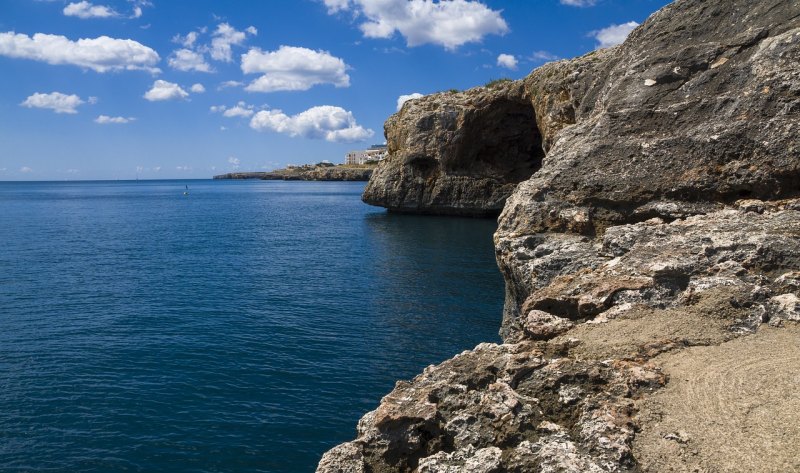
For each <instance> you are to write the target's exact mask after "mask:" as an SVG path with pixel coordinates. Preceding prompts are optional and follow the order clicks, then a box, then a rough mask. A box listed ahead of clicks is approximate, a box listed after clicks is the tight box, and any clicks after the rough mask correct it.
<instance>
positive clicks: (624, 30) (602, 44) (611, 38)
mask: <svg viewBox="0 0 800 473" xmlns="http://www.w3.org/2000/svg"><path fill="white" fill-rule="evenodd" d="M637 26H639V23H636V22H635V21H629V22H627V23H623V24H621V25H611V26H608V27H606V28H603V29H602V30H597V31H593V32H592V33H590V36H592V37H593V38H594V39H596V40H597V48H598V49H599V48H608V47H611V46H615V45H617V44H620V43H622V42H623V41H625V38H627V37H628V35H629V34H630V33H631V31H633V30H634V29H635V28H636V27H637Z"/></svg>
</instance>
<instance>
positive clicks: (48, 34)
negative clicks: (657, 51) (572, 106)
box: [0, 0, 668, 180]
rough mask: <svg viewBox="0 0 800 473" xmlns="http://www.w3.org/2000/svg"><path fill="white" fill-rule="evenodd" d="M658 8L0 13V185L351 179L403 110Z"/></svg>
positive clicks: (573, 1) (163, 3) (110, 2)
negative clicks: (351, 162) (288, 171)
mask: <svg viewBox="0 0 800 473" xmlns="http://www.w3.org/2000/svg"><path fill="white" fill-rule="evenodd" d="M666 3H668V2H667V1H666V0H508V1H500V0H484V1H481V2H478V1H469V0H451V1H444V0H443V1H441V2H438V1H437V2H433V1H430V0H274V1H263V2H256V1H245V0H241V1H233V0H228V1H224V2H223V1H204V0H194V1H183V2H178V1H175V0H169V1H168V0H150V1H147V0H93V1H91V2H89V1H70V0H67V1H61V0H51V1H45V0H39V1H36V0H2V2H0V71H2V74H0V180H62V179H133V178H136V177H137V175H138V176H139V177H140V178H143V179H159V178H162V179H163V178H206V177H210V176H212V175H213V174H219V173H223V172H230V171H234V170H241V171H245V170H253V171H258V170H269V169H273V168H276V167H282V166H284V165H286V164H301V163H310V162H317V161H321V160H329V161H332V162H342V161H343V160H344V154H345V153H346V152H347V151H348V150H350V149H360V148H363V147H366V146H369V145H370V144H373V143H383V142H384V137H383V122H384V120H385V119H386V118H387V117H388V116H389V115H391V114H392V113H394V112H395V111H396V109H397V106H398V99H399V98H400V97H401V96H404V95H411V94H414V93H421V94H427V93H432V92H436V91H441V90H448V89H453V88H456V89H466V88H470V87H474V86H476V85H482V84H484V83H486V82H487V81H488V80H490V79H494V78H500V77H510V78H514V79H517V78H521V77H524V76H525V75H527V74H528V73H529V72H530V71H531V70H532V69H534V68H535V67H537V66H539V65H541V64H543V63H544V62H547V61H550V60H554V59H558V58H570V57H574V56H578V55H581V54H584V53H586V52H588V51H591V50H593V49H595V48H597V47H600V46H603V45H609V44H613V43H615V42H617V41H620V40H621V39H623V38H624V37H625V35H626V34H627V32H628V31H629V30H630V29H631V28H632V27H633V26H635V24H636V23H641V22H642V21H643V20H644V19H646V18H647V17H648V16H649V15H650V14H651V13H652V12H654V11H656V10H657V9H658V8H660V7H662V6H663V5H665V4H666Z"/></svg>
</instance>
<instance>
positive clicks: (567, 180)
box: [318, 0, 800, 473]
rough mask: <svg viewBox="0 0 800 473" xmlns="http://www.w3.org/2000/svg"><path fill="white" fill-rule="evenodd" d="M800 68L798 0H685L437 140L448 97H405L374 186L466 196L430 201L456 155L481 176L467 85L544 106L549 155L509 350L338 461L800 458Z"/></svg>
mask: <svg viewBox="0 0 800 473" xmlns="http://www.w3.org/2000/svg"><path fill="white" fill-rule="evenodd" d="M798 64H800V0H790V1H786V0H725V1H721V0H720V1H708V0H678V1H676V2H675V3H673V4H671V5H669V6H667V7H665V8H664V9H662V10H660V11H659V12H657V13H655V14H654V15H653V16H652V17H651V18H650V19H648V20H647V21H646V22H645V23H644V24H643V25H642V26H640V27H639V28H637V29H636V30H635V31H634V32H633V33H632V34H631V36H630V37H629V38H628V40H627V41H626V42H625V43H624V44H623V45H621V46H618V47H616V48H612V49H609V50H605V51H598V52H595V53H593V54H590V55H587V56H584V57H581V58H577V59H574V60H570V61H561V62H557V63H552V64H548V65H545V66H543V67H541V68H539V69H537V70H536V71H534V72H533V73H531V75H529V76H528V77H527V78H526V79H524V80H523V81H519V82H516V83H513V84H506V86H505V87H504V88H503V89H502V91H500V90H489V91H487V90H484V91H480V90H473V91H468V92H466V93H463V94H462V95H461V96H459V98H458V103H459V104H461V105H459V107H461V108H458V107H456V108H455V111H454V112H453V114H452V116H453V117H455V118H454V120H455V121H453V122H452V123H451V126H450V128H441V127H437V126H433V125H432V126H431V127H428V128H427V129H428V130H429V133H430V136H429V137H428V138H426V139H425V140H421V141H417V140H416V138H415V137H416V136H419V131H418V130H419V129H420V128H419V127H418V126H417V125H414V126H411V124H412V123H417V122H415V121H414V120H412V119H411V118H410V117H417V118H421V117H423V116H433V117H434V118H433V119H431V121H432V123H433V124H434V125H435V124H437V123H440V122H442V121H443V120H444V119H443V118H441V116H442V114H443V110H444V108H443V106H444V104H445V102H444V101H443V99H442V98H441V97H442V96H440V95H437V96H433V97H427V98H424V99H420V100H417V101H413V102H410V103H408V104H407V105H406V106H404V108H403V109H402V110H401V111H400V112H399V113H398V114H397V115H395V116H393V117H392V118H391V119H390V120H389V122H387V137H389V136H394V137H395V138H392V139H390V152H391V156H390V158H389V161H388V162H387V163H386V164H385V165H383V166H382V167H381V168H379V170H378V171H376V174H375V176H374V177H373V179H372V180H371V182H370V184H369V187H368V190H369V192H370V194H371V195H382V196H383V197H381V199H382V200H380V201H381V202H383V203H386V202H389V201H391V202H393V203H392V204H391V205H388V206H389V207H390V208H394V207H395V206H397V207H403V205H406V204H408V206H407V208H406V209H414V210H417V211H425V212H434V211H435V212H439V211H449V209H451V208H466V207H464V206H465V205H466V204H465V203H466V202H467V201H466V200H464V199H463V196H464V195H467V194H468V193H466V192H460V193H459V192H451V193H449V194H446V196H447V198H445V197H444V196H445V194H437V195H440V196H442V198H441V200H438V201H436V204H435V205H432V203H433V202H434V200H432V199H430V198H428V197H427V196H432V195H433V194H432V191H433V189H436V188H437V186H438V185H440V184H439V181H440V180H443V181H444V182H446V181H447V179H446V177H447V176H448V174H447V173H448V172H452V171H451V170H447V169H446V167H445V166H444V165H443V160H442V157H444V156H446V155H447V156H450V155H448V154H447V153H453V156H455V157H448V158H447V159H445V160H444V162H448V161H447V160H448V159H453V160H454V161H455V162H458V163H459V169H464V170H467V169H472V168H471V166H472V164H470V162H468V160H466V158H465V160H464V161H462V160H459V159H458V158H457V157H458V156H460V157H464V156H465V154H464V153H463V150H462V151H458V150H460V148H458V147H457V146H456V145H455V144H454V141H457V139H456V138H458V137H460V136H462V135H461V133H463V130H464V127H463V123H464V121H463V120H461V118H460V117H466V116H470V117H471V120H473V121H474V122H477V123H479V122H481V120H482V118H481V115H482V114H483V113H485V112H486V110H488V109H487V107H483V108H477V107H476V108H473V107H472V106H471V105H469V103H470V102H468V100H467V96H468V95H470V94H472V95H474V97H472V98H471V99H470V100H471V103H472V104H475V103H481V104H489V103H493V102H492V101H493V100H496V97H497V96H498V95H501V94H508V95H507V96H510V97H514V100H523V99H524V100H526V101H527V103H528V104H529V105H530V108H531V109H532V110H533V114H532V120H529V121H528V125H529V126H530V127H531V128H532V129H534V130H535V131H534V132H533V133H532V135H531V136H534V137H535V140H534V143H536V145H537V146H539V147H540V148H539V149H540V150H541V152H542V155H541V163H540V164H537V165H534V166H531V167H529V168H527V169H529V170H530V171H533V174H532V176H531V177H530V178H529V179H527V180H524V181H523V182H521V183H520V184H519V185H517V186H514V190H513V192H512V193H511V195H510V196H509V197H508V198H507V202H506V204H505V207H504V209H503V212H502V214H501V216H500V219H499V227H498V230H497V233H496V234H495V246H496V254H497V261H498V265H499V267H500V270H501V271H502V273H503V275H504V277H505V279H506V307H505V314H504V320H503V327H502V330H501V333H502V335H503V338H504V343H503V344H501V345H494V344H482V345H479V346H478V347H476V348H475V349H474V350H471V351H467V352H464V353H462V354H460V355H458V356H456V357H455V358H453V359H451V360H448V361H446V362H444V363H442V364H441V365H438V366H431V367H429V368H427V369H426V370H425V371H424V372H423V373H422V374H421V375H419V376H417V377H416V378H414V379H413V380H411V381H410V382H399V383H398V384H397V386H396V387H395V389H394V391H392V393H390V394H389V395H387V396H386V397H384V398H383V400H382V401H381V404H380V406H379V407H378V408H377V409H376V410H375V411H373V412H370V413H368V414H367V415H365V416H364V418H363V419H362V420H361V422H360V423H359V428H358V438H357V439H356V440H354V441H352V442H348V443H346V444H343V445H340V446H338V447H336V448H334V449H333V450H331V451H330V452H328V453H327V454H326V455H325V456H324V457H323V459H322V461H321V462H320V466H319V469H318V471H319V472H334V471H345V472H362V471H363V472H367V471H369V472H397V471H418V472H457V471H458V472H460V471H468V472H487V473H488V472H527V471H543V472H572V471H575V472H578V471H580V472H584V471H589V472H617V471H644V472H660V471H798V470H800V460H799V459H798V458H797V455H796V454H795V452H796V449H795V447H794V445H792V442H793V441H794V440H795V439H796V438H797V435H800V431H798V430H797V428H796V426H797V425H800V396H798V395H797V392H796V386H794V387H793V385H792V383H793V382H792V381H791V380H793V379H800V349H798V346H800V345H798V344H797V343H796V341H797V338H796V337H797V336H798V335H800V326H798V322H800V199H798V197H800V66H798ZM479 96H480V97H483V96H486V97H487V98H486V101H480V100H479V98H478V97H479ZM448 103H449V102H448ZM519 103H521V102H519ZM420 110H428V111H429V112H424V113H423V112H422V111H420ZM425 113H430V114H431V115H425ZM473 113H475V114H477V115H471V114H473ZM436 117H440V118H436ZM528 117H531V116H530V115H528ZM437 120H438V121H437ZM445 129H446V130H449V131H447V132H446V133H445V132H444V131H441V130H445ZM520 129H521V128H520ZM440 131H441V134H440ZM392 140H395V141H394V144H392V143H393V141H392ZM474 147H478V148H480V146H479V145H478V144H475V145H474V146H473V148H474ZM412 149H419V153H418V155H420V156H426V158H425V160H423V161H425V162H427V163H429V166H428V168H426V169H428V172H429V173H430V174H429V175H428V176H429V177H428V178H426V179H417V178H418V177H419V175H418V174H415V173H418V172H420V171H419V168H418V166H417V164H416V161H415V159H410V158H408V159H406V158H403V159H400V157H401V156H406V157H409V156H416V154H414V153H413V152H412V151H411V150H412ZM519 149H524V147H521V148H519ZM423 151H424V153H423ZM521 154H522V153H521ZM521 154H520V155H521ZM502 155H503V156H507V155H508V153H507V152H506V154H502ZM498 156H500V155H498ZM431 157H433V159H431ZM497 159H499V157H497ZM484 161H485V160H484ZM476 169H482V168H480V167H478V168H476ZM390 171H391V172H390ZM443 176H444V177H445V178H443ZM411 177H413V179H412V178H411ZM461 177H462V178H464V181H463V182H477V181H475V180H474V179H473V180H472V181H470V180H469V179H472V177H470V176H469V175H467V176H461ZM381 183H388V184H387V186H386V187H385V188H382V190H380V191H379V190H377V187H378V186H379V185H380V184H381ZM452 188H453V187H452V186H451V187H449V189H452ZM409 189H413V191H412V190H409ZM398 190H399V191H398ZM396 191H397V192H396ZM381 192H383V194H381ZM409 195H410V196H412V197H413V198H409V197H408V196H409ZM419 196H422V197H419ZM365 198H366V195H365ZM392 199H394V200H392ZM448 199H449V200H448ZM410 202H413V205H412V204H411V203H410ZM470 202H471V203H470V205H472V206H473V207H471V208H475V206H474V203H475V202H476V200H470ZM487 202H488V201H487ZM467 207H468V206H467ZM443 209H444V210H443ZM697 373H702V376H700V375H698V374H697ZM708 380H714V381H713V382H712V381H708ZM787 380H789V381H787ZM752 383H757V386H751V384H752ZM736 432H747V435H738V434H737V433H736ZM761 451H769V452H770V453H769V454H764V455H762V454H758V453H754V452H761Z"/></svg>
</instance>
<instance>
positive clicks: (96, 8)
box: [64, 0, 120, 20]
mask: <svg viewBox="0 0 800 473" xmlns="http://www.w3.org/2000/svg"><path fill="white" fill-rule="evenodd" d="M64 15H66V16H77V17H78V18H83V19H84V20H85V19H87V18H115V17H118V16H120V15H119V13H117V12H116V11H114V9H112V8H110V7H107V6H105V5H93V4H91V3H89V2H87V1H85V0H84V1H82V2H74V3H70V4H69V5H67V6H66V7H64Z"/></svg>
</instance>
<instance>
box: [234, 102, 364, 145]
mask: <svg viewBox="0 0 800 473" xmlns="http://www.w3.org/2000/svg"><path fill="white" fill-rule="evenodd" d="M250 127H251V128H253V129H254V130H258V131H273V132H276V133H283V134H285V135H289V136H291V137H296V136H300V137H303V138H311V139H324V140H326V141H331V142H337V143H340V142H345V143H347V142H354V141H364V140H366V139H367V138H369V137H371V136H372V135H374V134H375V133H374V132H373V131H372V130H369V129H365V128H364V127H362V126H361V125H359V124H357V123H356V119H355V117H353V114H352V112H348V111H347V110H345V109H343V108H341V107H334V106H331V105H321V106H317V107H311V108H309V109H308V110H306V111H304V112H301V113H298V114H297V115H292V116H289V115H286V114H285V113H283V112H282V111H281V110H277V109H276V110H262V111H260V112H258V113H256V114H255V115H254V116H253V118H252V119H251V120H250Z"/></svg>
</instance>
